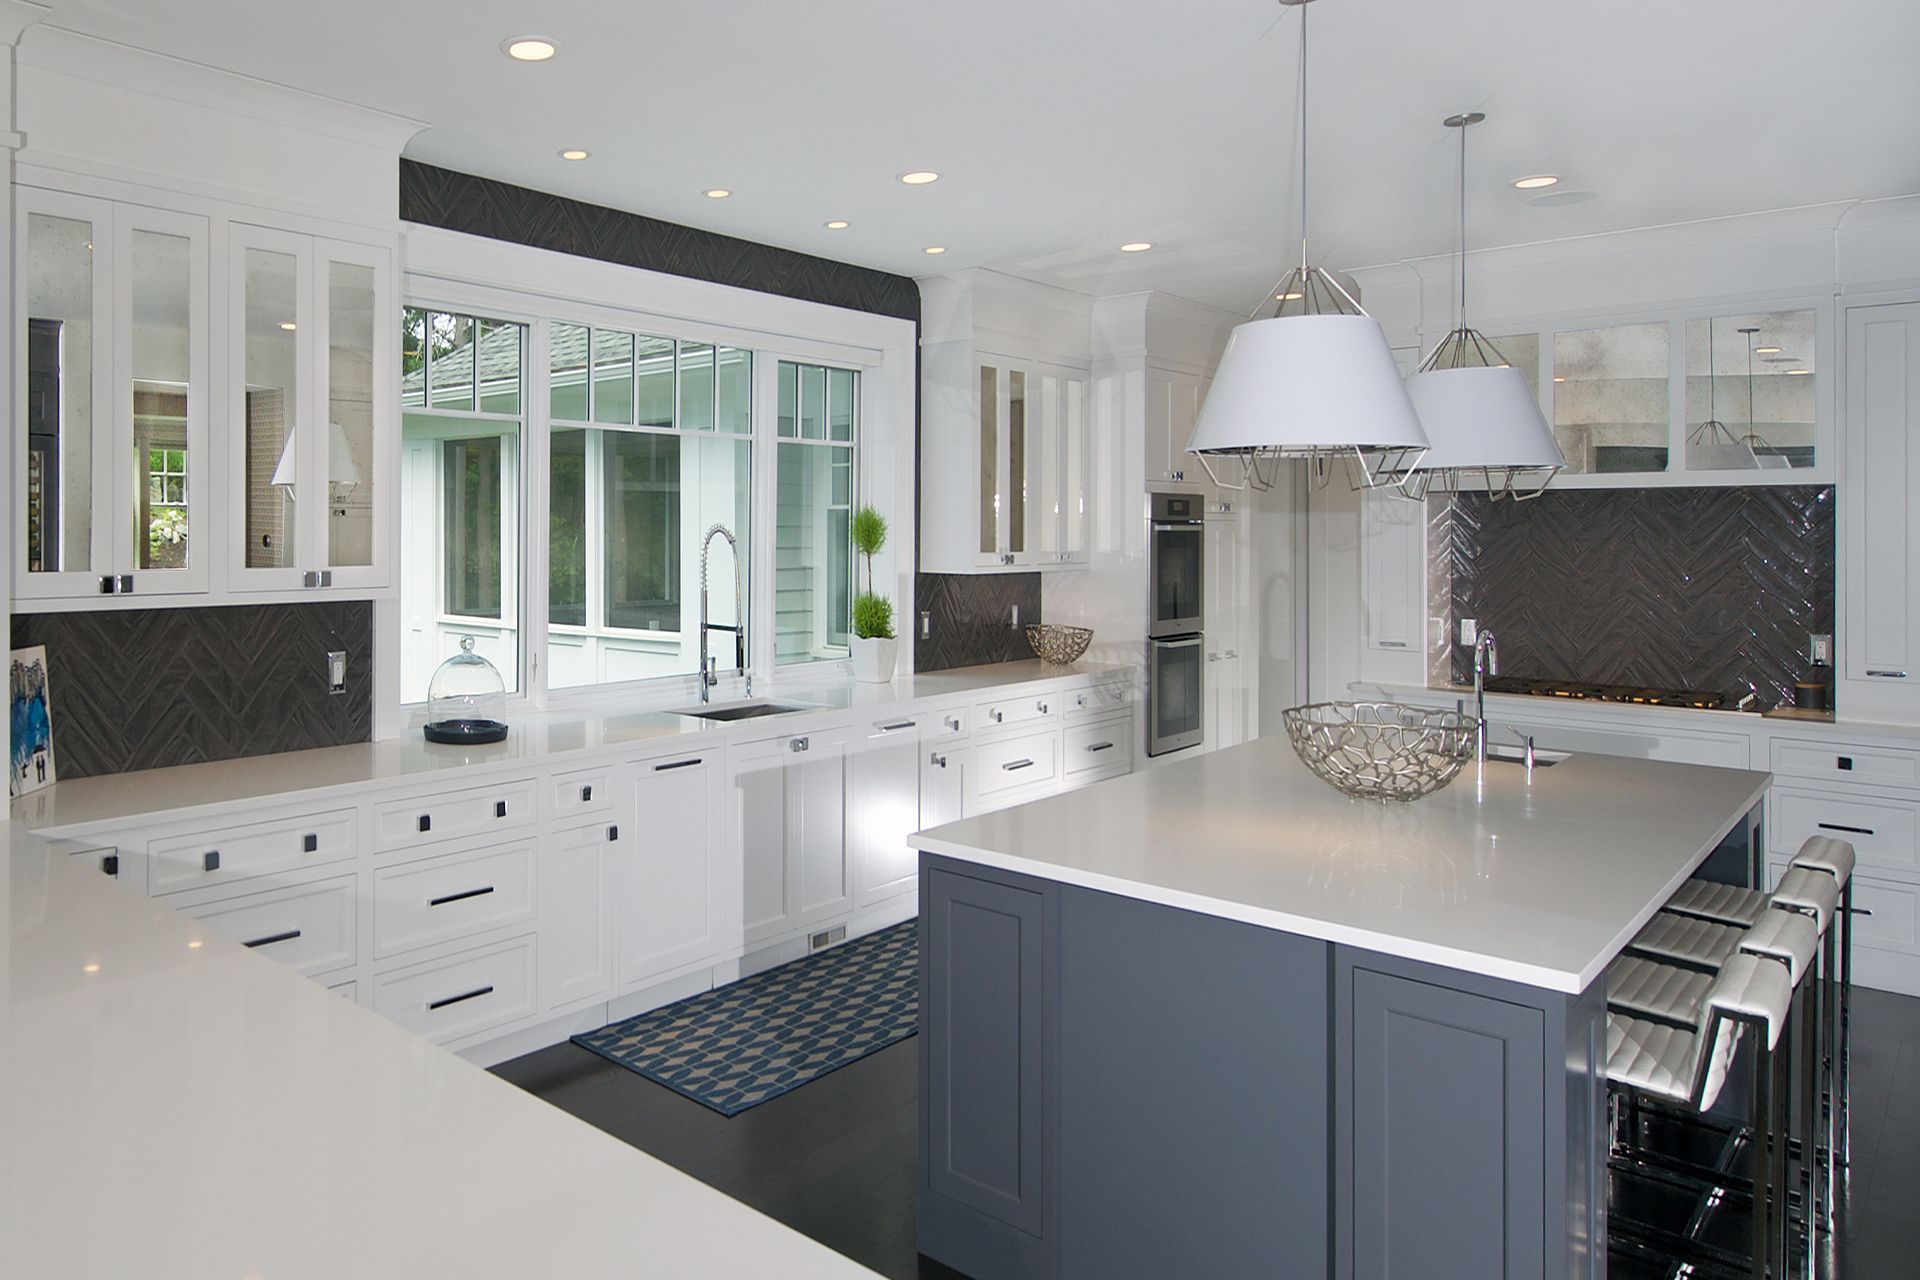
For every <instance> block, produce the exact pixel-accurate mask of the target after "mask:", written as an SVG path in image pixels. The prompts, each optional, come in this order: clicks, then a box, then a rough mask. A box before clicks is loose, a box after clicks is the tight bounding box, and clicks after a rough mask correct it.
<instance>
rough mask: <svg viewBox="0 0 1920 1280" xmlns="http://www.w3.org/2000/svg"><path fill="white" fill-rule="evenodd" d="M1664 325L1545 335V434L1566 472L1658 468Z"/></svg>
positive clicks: (1662, 447)
mask: <svg viewBox="0 0 1920 1280" xmlns="http://www.w3.org/2000/svg"><path fill="white" fill-rule="evenodd" d="M1668 341H1669V326H1668V325H1666V324H1665V323H1655V324H1623V325H1609V326H1606V327H1604V328H1595V329H1569V330H1563V331H1561V332H1559V333H1556V334H1554V335H1553V433H1554V435H1555V437H1556V438H1558V440H1559V441H1560V452H1561V453H1563V454H1565V455H1566V459H1567V468H1566V469H1567V471H1568V472H1569V473H1572V474H1575V475H1580V474H1588V473H1597V472H1609V471H1614V472H1618V471H1631V472H1648V471H1665V470H1666V469H1667V463H1668V458H1669V454H1670V452H1671V450H1670V448H1669V443H1668V431H1667V423H1668V404H1667V400H1668V388H1669V381H1668V370H1669V366H1670V359H1669V351H1668Z"/></svg>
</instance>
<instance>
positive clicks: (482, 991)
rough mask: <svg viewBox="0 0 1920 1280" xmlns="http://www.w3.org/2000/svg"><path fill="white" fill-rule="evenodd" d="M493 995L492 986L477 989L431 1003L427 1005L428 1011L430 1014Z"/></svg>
mask: <svg viewBox="0 0 1920 1280" xmlns="http://www.w3.org/2000/svg"><path fill="white" fill-rule="evenodd" d="M492 994H493V988H492V987H491V986H486V987H475V988H474V989H473V990H471V991H463V992H461V993H460V994H459V995H457V996H448V997H447V998H446V999H445V1000H434V1001H431V1002H429V1003H428V1005H427V1010H428V1012H432V1011H433V1010H435V1009H444V1008H446V1007H447V1006H448V1005H450V1004H459V1003H460V1002H461V1001H462V1000H478V999H479V998H480V997H481V996H490V995H492Z"/></svg>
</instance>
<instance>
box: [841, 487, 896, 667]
mask: <svg viewBox="0 0 1920 1280" xmlns="http://www.w3.org/2000/svg"><path fill="white" fill-rule="evenodd" d="M886 545H887V522H886V519H885V518H884V517H882V516H881V514H880V513H879V512H878V511H875V510H874V509H873V508H872V507H861V508H860V509H859V510H858V511H856V512H854V513H853V549H854V550H855V551H857V552H859V553H860V555H861V556H862V557H864V558H865V560H866V562H867V589H866V590H865V591H862V592H861V593H860V594H859V595H857V596H855V597H854V598H853V642H852V643H853V678H854V679H855V680H865V681H869V682H871V683H874V684H884V683H886V682H887V681H889V680H891V679H893V664H894V662H895V660H896V659H897V657H898V656H899V650H900V641H899V640H898V639H896V638H895V637H894V634H893V601H892V600H889V599H888V598H887V597H886V596H883V595H880V594H879V593H878V592H876V591H875V590H874V589H873V557H874V555H875V554H876V553H878V552H879V550H880V548H882V547H884V546H886Z"/></svg>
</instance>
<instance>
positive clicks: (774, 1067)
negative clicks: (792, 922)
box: [573, 920, 920, 1116]
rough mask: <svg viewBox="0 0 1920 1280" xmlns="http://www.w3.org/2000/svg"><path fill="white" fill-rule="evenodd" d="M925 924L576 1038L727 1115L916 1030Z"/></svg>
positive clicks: (877, 935)
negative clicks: (921, 929) (918, 930)
mask: <svg viewBox="0 0 1920 1280" xmlns="http://www.w3.org/2000/svg"><path fill="white" fill-rule="evenodd" d="M915 923H916V922H915V921H912V920H908V921H906V922H905V923H904V924H897V925H894V926H893V927H892V928H889V929H882V930H881V931H880V932H878V933H871V934H868V935H867V936H866V937H864V938H856V939H854V940H853V941H852V942H848V943H843V944H841V945H840V946H837V947H834V948H833V949H831V950H829V951H822V952H820V953H819V954H818V955H811V956H807V957H806V958H805V959H802V960H795V961H794V962H792V963H791V964H783V965H781V966H780V967H779V968H778V969H769V970H767V971H766V972H765V973H756V974H755V975H753V976H752V977H751V978H743V979H741V980H740V981H739V982H732V983H728V984H727V985H726V986H724V987H719V988H716V989H714V990H712V991H703V992H701V993H700V994H699V995H697V996H692V997H689V998H688V999H685V1000H682V1001H680V1002H679V1003H678V1004H670V1005H667V1006H666V1007H665V1008H661V1009H655V1010H653V1011H652V1012H650V1013H642V1014H637V1015H635V1016H634V1017H631V1018H628V1019H626V1020H624V1021H621V1022H616V1023H614V1024H613V1025H612V1026H608V1027H602V1028H600V1029H599V1030H598V1031H589V1032H586V1033H584V1034H582V1035H577V1036H575V1037H574V1038H573V1042H574V1043H575V1044H577V1045H579V1046H581V1047H582V1048H584V1049H591V1050H593V1051H594V1052H595V1053H597V1054H599V1055H600V1056H601V1057H603V1058H605V1059H607V1060H608V1061H610V1062H617V1063H619V1064H620V1065H621V1066H623V1067H626V1068H627V1069H628V1070H630V1071H637V1072H639V1073H640V1074H641V1075H643V1076H645V1077H646V1078H647V1079H649V1080H652V1081H654V1082H655V1083H657V1084H663V1085H665V1086H667V1088H669V1089H672V1090H674V1091H675V1092H678V1093H683V1094H685V1095H686V1096H687V1097H689V1098H692V1099H693V1100H694V1101H695V1102H698V1103H701V1104H703V1105H705V1106H709V1107H712V1108H713V1109H714V1110H715V1111H718V1112H719V1113H720V1114H721V1115H723V1116H734V1115H739V1114H740V1113H741V1112H742V1111H745V1110H746V1109H747V1108H748V1107H754V1106H758V1105H759V1104H761V1103H762V1102H765V1101H767V1099H769V1098H777V1097H779V1096H780V1095H781V1094H783V1093H789V1092H791V1091H793V1090H795V1089H798V1088H799V1087H800V1086H801V1085H803V1084H806V1083H808V1082H809V1081H812V1080H817V1079H819V1078H820V1077H821V1076H823V1075H825V1074H827V1072H829V1071H833V1070H835V1069H836V1068H839V1067H844V1066H846V1065H847V1064H848V1063H849V1062H855V1061H858V1060H859V1059H861V1058H864V1057H866V1056H867V1055H868V1054H870V1053H873V1052H876V1051H877V1050H880V1049H884V1048H886V1047H887V1046H888V1045H890V1044H894V1043H896V1042H898V1041H901V1040H904V1039H906V1038H907V1037H908V1036H910V1035H912V1034H914V1032H915V1031H916V1030H917V1029H918V1022H917V1018H918V1016H919V1011H920V991H919V984H918V972H917V963H918V960H919V954H920V946H919V938H918V935H917V933H916V931H915Z"/></svg>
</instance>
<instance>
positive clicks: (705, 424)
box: [680, 342, 713, 431]
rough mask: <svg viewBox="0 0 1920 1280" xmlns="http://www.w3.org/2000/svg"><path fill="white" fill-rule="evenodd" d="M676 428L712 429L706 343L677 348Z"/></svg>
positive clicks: (710, 363)
mask: <svg viewBox="0 0 1920 1280" xmlns="http://www.w3.org/2000/svg"><path fill="white" fill-rule="evenodd" d="M680 429H681V430H683V431H711V430H713V348H712V347H711V346H708V345H707V344H706V343H701V342H685V343H682V344H681V345H680Z"/></svg>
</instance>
